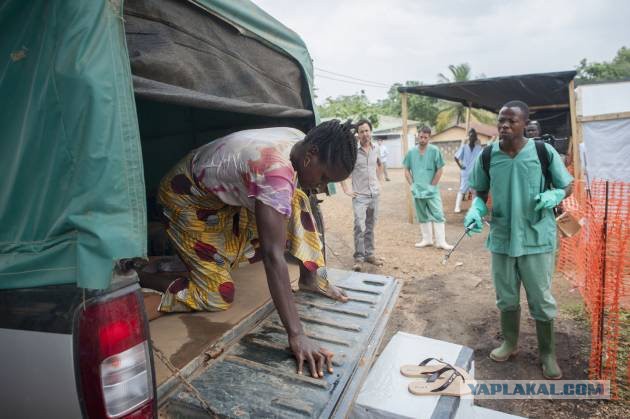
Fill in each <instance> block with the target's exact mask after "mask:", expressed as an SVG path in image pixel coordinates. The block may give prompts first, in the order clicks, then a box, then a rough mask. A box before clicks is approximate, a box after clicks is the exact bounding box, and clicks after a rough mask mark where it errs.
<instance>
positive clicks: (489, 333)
mask: <svg viewBox="0 0 630 419" xmlns="http://www.w3.org/2000/svg"><path fill="white" fill-rule="evenodd" d="M389 172H390V178H391V181H390V182H383V183H382V184H381V195H380V201H379V213H378V223H377V228H376V250H377V256H378V257H379V258H381V259H382V260H383V266H381V267H375V266H373V265H368V264H366V265H365V270H366V271H367V272H372V273H378V274H386V275H391V276H394V277H396V278H399V279H401V280H402V281H403V288H402V291H401V294H400V297H399V299H398V303H397V306H396V309H395V311H394V312H393V313H392V316H391V319H390V321H389V324H388V327H387V332H386V336H385V338H384V343H387V342H388V341H389V339H390V338H391V336H392V335H393V334H394V333H396V332H397V331H405V332H409V333H413V334H418V335H424V336H427V337H431V338H435V339H440V340H445V341H449V342H454V343H457V344H461V345H466V346H469V347H471V348H472V349H474V351H475V368H476V370H475V376H476V378H478V379H511V380H517V379H518V380H542V379H543V377H542V374H541V370H540V367H539V364H538V358H537V356H538V355H537V343H536V329H535V322H534V320H533V319H532V318H531V317H530V316H529V313H528V310H527V304H526V298H525V295H524V293H522V294H521V300H522V301H521V306H522V309H523V312H522V321H521V335H520V340H519V353H518V355H517V356H516V357H515V358H512V359H511V360H510V361H508V362H505V363H497V362H494V361H492V360H490V359H489V358H488V354H489V353H490V351H491V350H492V349H493V348H494V347H496V346H497V345H498V344H499V343H500V339H501V335H500V328H499V312H498V310H497V308H496V306H495V295H494V289H493V286H492V282H491V279H490V254H489V252H488V251H487V250H486V248H485V246H484V242H485V238H486V235H487V234H488V228H485V229H484V232H483V233H482V234H478V235H475V236H473V237H472V238H468V237H466V238H464V240H463V241H462V242H461V244H460V247H459V248H458V249H457V250H456V251H455V252H454V253H453V255H452V256H451V258H450V260H449V262H448V264H447V265H446V266H443V265H442V264H441V261H442V257H443V255H444V252H443V251H442V250H438V249H435V248H424V249H416V248H415V247H414V243H416V242H417V241H419V238H420V226H419V225H418V224H417V223H415V224H413V225H411V224H409V223H408V215H407V204H406V197H405V191H406V188H407V186H406V182H405V180H404V176H403V172H402V170H396V169H390V170H389ZM440 185H441V191H442V199H443V203H444V213H445V216H446V237H447V240H448V241H449V243H451V244H454V242H455V241H456V240H457V238H458V237H459V235H460V234H461V232H462V223H463V218H464V214H465V211H466V209H467V208H468V206H469V204H470V201H465V202H464V203H463V206H462V210H463V211H462V213H461V214H455V213H454V212H453V206H454V201H455V195H456V193H457V187H458V185H459V173H458V170H457V167H456V166H455V163H449V164H447V166H446V170H445V173H444V176H443V178H442V181H441V182H440ZM322 211H323V214H324V219H325V225H326V241H327V242H326V246H327V252H328V254H327V257H328V264H329V265H330V266H333V267H339V268H345V269H351V267H352V264H353V259H352V254H353V251H354V242H353V235H352V225H353V215H352V203H351V199H350V197H348V196H346V195H345V194H343V193H342V192H341V188H338V193H337V194H335V195H333V196H331V197H327V198H326V199H325V201H324V202H323V203H322ZM553 292H554V296H555V298H556V300H557V301H558V307H559V315H558V319H557V321H556V340H557V353H558V362H559V364H560V367H561V368H562V371H563V373H564V379H567V380H571V379H587V378H588V374H587V369H588V351H589V346H590V335H589V330H588V329H587V326H586V325H585V324H584V323H583V322H582V321H580V319H579V318H578V317H579V316H576V313H579V312H580V307H581V306H582V304H581V298H580V295H579V293H578V292H577V290H574V289H573V288H572V287H571V284H570V283H569V282H568V281H566V280H565V279H564V278H563V277H562V276H560V275H556V277H555V279H554V283H553ZM476 403H477V404H479V405H481V406H484V407H487V408H491V409H496V410H500V411H503V412H507V413H511V414H516V415H521V416H527V417H538V418H549V417H561V418H590V417H608V418H611V417H615V418H616V417H619V418H622V417H625V418H627V417H630V409H628V405H626V404H623V403H619V402H602V401H563V400H480V401H477V402H476Z"/></svg>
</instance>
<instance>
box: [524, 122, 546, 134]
mask: <svg viewBox="0 0 630 419" xmlns="http://www.w3.org/2000/svg"><path fill="white" fill-rule="evenodd" d="M540 136H542V129H541V128H540V123H539V122H538V121H529V122H528V123H527V127H525V137H527V138H539V137H540Z"/></svg>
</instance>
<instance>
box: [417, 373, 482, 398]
mask: <svg viewBox="0 0 630 419" xmlns="http://www.w3.org/2000/svg"><path fill="white" fill-rule="evenodd" d="M447 371H452V373H451V374H450V376H448V378H447V379H446V380H440V379H441V378H443V377H442V374H444V373H445V372H447ZM473 383H474V381H473V380H471V379H470V377H468V380H466V377H465V376H464V375H463V374H461V373H460V372H459V371H457V370H456V369H455V368H454V367H452V366H448V367H444V368H442V369H440V370H439V371H436V372H435V373H433V374H431V375H430V376H429V378H427V381H414V382H413V383H410V384H409V387H408V389H409V392H410V393H411V394H415V395H417V396H438V395H439V396H465V395H468V394H471V392H472V391H471V389H470V386H469V385H470V384H473Z"/></svg>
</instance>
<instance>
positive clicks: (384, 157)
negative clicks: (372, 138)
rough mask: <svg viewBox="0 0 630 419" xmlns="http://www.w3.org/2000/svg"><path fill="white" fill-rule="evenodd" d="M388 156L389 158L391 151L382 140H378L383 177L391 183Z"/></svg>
mask: <svg viewBox="0 0 630 419" xmlns="http://www.w3.org/2000/svg"><path fill="white" fill-rule="evenodd" d="M387 156H389V150H388V149H387V146H386V145H385V142H384V141H383V139H382V138H379V139H378V157H379V159H380V160H381V167H382V168H383V175H384V176H385V180H386V181H387V182H389V180H390V179H389V175H388V174H387Z"/></svg>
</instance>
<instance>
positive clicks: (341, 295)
mask: <svg viewBox="0 0 630 419" xmlns="http://www.w3.org/2000/svg"><path fill="white" fill-rule="evenodd" d="M298 285H299V287H300V291H307V292H314V293H316V294H321V295H323V296H325V297H328V298H330V299H333V300H336V301H341V302H342V303H345V302H346V301H348V296H347V295H346V292H345V291H344V290H342V289H341V288H339V287H336V286H334V285H332V284H331V283H328V284H327V285H326V287H325V288H320V287H319V286H318V285H317V284H315V285H312V284H305V283H303V282H302V280H301V279H300V282H299V283H298Z"/></svg>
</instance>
